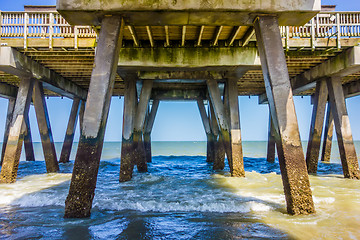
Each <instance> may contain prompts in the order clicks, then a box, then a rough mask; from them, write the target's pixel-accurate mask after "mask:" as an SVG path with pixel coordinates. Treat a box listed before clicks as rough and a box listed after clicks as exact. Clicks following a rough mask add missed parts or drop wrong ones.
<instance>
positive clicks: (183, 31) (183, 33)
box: [181, 25, 186, 47]
mask: <svg viewBox="0 0 360 240" xmlns="http://www.w3.org/2000/svg"><path fill="white" fill-rule="evenodd" d="M185 38H186V25H184V26H182V33H181V46H182V47H184V46H185Z"/></svg>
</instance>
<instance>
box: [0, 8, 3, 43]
mask: <svg viewBox="0 0 360 240" xmlns="http://www.w3.org/2000/svg"><path fill="white" fill-rule="evenodd" d="M2 29H3V14H2V12H1V11H0V40H1V37H2V33H3V30H2Z"/></svg>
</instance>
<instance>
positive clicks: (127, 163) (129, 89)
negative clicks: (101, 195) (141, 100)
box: [119, 79, 137, 182]
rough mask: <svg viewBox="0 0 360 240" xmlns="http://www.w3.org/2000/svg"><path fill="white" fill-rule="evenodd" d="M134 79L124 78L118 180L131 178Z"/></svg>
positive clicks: (123, 180) (133, 150)
mask: <svg viewBox="0 0 360 240" xmlns="http://www.w3.org/2000/svg"><path fill="white" fill-rule="evenodd" d="M136 102H137V99H136V80H135V79H129V80H126V79H125V91H124V111H123V130H122V142H121V162H120V178H119V181H120V182H125V181H129V180H130V179H131V178H132V173H133V169H134V164H135V162H134V159H135V156H134V155H135V154H136V153H135V150H136V146H135V144H134V141H133V140H134V122H135V114H136Z"/></svg>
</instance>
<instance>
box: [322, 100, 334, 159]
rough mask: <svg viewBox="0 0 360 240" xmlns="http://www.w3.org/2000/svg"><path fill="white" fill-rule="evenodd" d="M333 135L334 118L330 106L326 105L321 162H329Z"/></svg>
mask: <svg viewBox="0 0 360 240" xmlns="http://www.w3.org/2000/svg"><path fill="white" fill-rule="evenodd" d="M333 133H334V118H333V115H332V111H331V104H330V103H328V106H327V110H326V119H325V129H324V137H323V147H322V152H321V161H322V162H330V156H331V146H332V138H333Z"/></svg>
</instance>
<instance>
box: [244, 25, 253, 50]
mask: <svg viewBox="0 0 360 240" xmlns="http://www.w3.org/2000/svg"><path fill="white" fill-rule="evenodd" d="M254 34H255V28H254V27H249V28H248V30H247V31H246V32H245V34H244V36H243V38H242V39H241V43H242V44H241V45H242V47H245V46H246V45H248V43H249V42H250V39H251V38H252V37H253V36H254Z"/></svg>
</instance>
